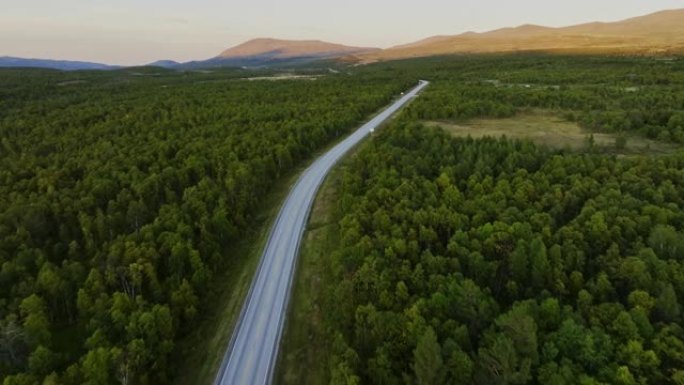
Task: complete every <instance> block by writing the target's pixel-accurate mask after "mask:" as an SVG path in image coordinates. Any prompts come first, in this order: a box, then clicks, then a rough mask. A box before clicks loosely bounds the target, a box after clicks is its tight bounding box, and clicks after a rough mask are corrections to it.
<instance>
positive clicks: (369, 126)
mask: <svg viewBox="0 0 684 385" xmlns="http://www.w3.org/2000/svg"><path fill="white" fill-rule="evenodd" d="M427 85H428V82H426V81H422V80H421V81H420V82H419V84H418V85H417V86H416V87H415V88H413V89H412V90H411V91H410V92H408V93H407V94H406V95H404V96H403V97H402V98H401V99H399V100H397V101H396V102H395V103H394V104H392V105H391V106H389V107H388V108H387V109H386V110H384V111H382V112H381V113H380V114H379V115H377V116H376V117H374V118H373V119H372V120H371V121H369V122H368V123H366V124H364V125H363V126H361V127H360V128H359V129H357V130H356V131H355V132H354V133H353V134H351V135H350V136H349V137H348V138H346V139H345V140H343V141H342V142H340V143H339V144H337V145H336V146H335V147H333V148H332V149H331V150H330V151H328V152H327V153H325V154H324V155H322V156H321V157H320V158H318V159H316V161H315V162H314V163H313V164H312V165H311V166H310V167H309V168H307V169H306V170H305V171H304V173H303V174H302V175H301V176H300V177H299V180H298V181H297V183H296V184H295V185H294V187H293V188H292V190H291V191H290V194H289V195H288V197H287V199H286V200H285V203H284V204H283V207H282V208H281V209H280V213H279V214H278V217H277V219H276V221H275V224H274V225H273V228H272V229H271V233H270V235H269V239H268V242H267V244H266V248H265V250H264V253H263V255H262V256H261V262H260V263H259V267H258V268H257V272H256V276H255V278H254V280H253V281H252V286H251V288H250V291H249V294H248V295H247V299H246V300H245V303H244V305H243V307H242V312H241V314H240V318H239V320H238V323H237V326H236V328H235V330H234V331H233V337H232V339H231V342H230V345H229V347H228V350H227V351H226V354H225V356H224V358H223V363H222V364H221V368H220V369H219V372H218V374H217V377H216V381H214V384H215V385H266V384H270V383H271V382H272V381H273V372H274V369H275V364H276V360H277V356H278V349H279V346H280V335H281V333H282V331H283V325H284V323H285V316H286V312H287V304H288V300H289V297H290V288H291V284H292V278H293V276H294V272H295V265H296V258H297V254H298V250H299V244H300V241H301V239H302V234H303V233H304V229H305V227H306V223H307V220H308V217H309V212H310V210H311V206H312V204H313V201H314V198H315V197H316V192H317V191H318V188H319V187H320V186H321V184H322V183H323V180H324V179H325V177H326V175H327V174H328V172H329V171H330V169H332V167H333V166H334V165H335V163H336V162H337V161H338V160H340V158H342V157H343V156H344V154H345V153H347V151H349V150H350V149H351V148H352V147H354V146H355V145H356V144H358V143H359V142H360V141H361V140H362V139H363V138H364V137H366V136H367V135H369V133H370V132H371V130H375V129H376V128H377V127H378V126H379V125H380V124H382V123H383V122H384V121H385V120H387V119H388V118H389V117H390V116H391V115H392V114H394V113H395V112H396V111H397V110H399V109H400V108H401V107H403V106H404V105H406V103H408V102H409V101H410V100H411V99H412V98H413V97H415V96H416V95H417V94H418V92H420V91H421V90H422V89H423V88H424V87H425V86H427Z"/></svg>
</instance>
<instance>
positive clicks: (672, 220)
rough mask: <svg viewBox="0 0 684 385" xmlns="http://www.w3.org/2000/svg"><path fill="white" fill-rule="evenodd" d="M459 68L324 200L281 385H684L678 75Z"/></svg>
mask: <svg viewBox="0 0 684 385" xmlns="http://www.w3.org/2000/svg"><path fill="white" fill-rule="evenodd" d="M452 59H453V60H446V59H445V58H439V59H427V60H422V61H412V60H409V61H403V62H395V63H392V64H391V65H392V66H393V68H394V69H399V70H403V71H411V70H412V69H415V68H417V67H421V66H422V68H423V69H424V70H425V71H426V74H425V75H422V77H425V78H428V79H429V80H431V81H432V84H431V86H430V87H429V88H428V89H427V90H426V91H425V93H424V94H423V95H422V96H421V97H420V98H417V99H416V101H414V102H413V103H412V104H411V105H410V106H409V107H408V108H407V109H406V110H405V111H404V112H403V113H402V114H401V116H400V118H399V120H398V121H397V122H395V123H394V124H392V125H391V126H390V127H387V128H386V129H384V130H382V131H381V132H379V133H378V134H377V135H376V136H375V137H374V138H373V139H372V140H371V141H369V142H367V143H366V144H364V145H363V146H362V147H361V148H360V150H359V151H358V152H357V153H356V154H355V156H354V157H352V158H351V159H349V160H348V161H347V162H346V163H345V164H344V165H343V167H341V168H340V169H339V170H338V171H337V174H335V175H333V177H332V178H331V180H330V181H328V182H327V184H326V187H325V188H324V189H323V190H322V191H323V192H322V193H321V196H320V197H319V200H321V201H322V202H328V203H327V204H321V203H317V207H318V208H319V210H320V211H314V212H313V214H312V218H311V223H310V226H311V229H310V231H309V233H307V237H306V239H305V243H304V245H303V254H302V260H301V264H300V270H299V272H298V274H299V275H298V277H299V278H298V282H297V287H296V289H295V294H294V298H293V309H292V313H291V314H292V317H291V318H290V322H289V324H288V332H287V334H286V339H285V342H284V345H283V351H282V353H283V356H282V357H281V368H280V371H279V383H281V384H295V383H297V384H320V383H330V384H347V385H349V384H441V383H445V384H446V383H450V384H576V383H583V384H647V383H664V384H680V383H684V371H683V370H682V368H684V329H683V328H682V326H681V325H683V324H684V318H683V315H684V313H683V312H682V311H683V310H684V309H683V308H682V306H684V260H683V258H684V243H682V241H681V239H682V238H683V237H684V214H683V213H684V152H683V151H682V150H681V147H680V145H681V140H680V139H679V132H680V129H682V126H681V124H680V123H679V120H678V119H679V116H681V114H682V113H683V112H684V68H683V67H682V65H681V64H680V62H679V61H675V62H674V63H675V64H672V63H670V64H664V63H661V62H658V61H655V60H652V59H644V58H567V57H566V58H564V57H544V56H542V57H526V56H490V57H479V58H474V57H465V58H464V57H461V58H452ZM428 74H429V75H428ZM495 79H496V81H494V80H495ZM635 87H636V88H635ZM607 117H610V119H608V118H607ZM604 118H605V119H604ZM623 118H626V119H623ZM503 136H505V138H503ZM625 155H628V156H625ZM330 197H334V198H330Z"/></svg>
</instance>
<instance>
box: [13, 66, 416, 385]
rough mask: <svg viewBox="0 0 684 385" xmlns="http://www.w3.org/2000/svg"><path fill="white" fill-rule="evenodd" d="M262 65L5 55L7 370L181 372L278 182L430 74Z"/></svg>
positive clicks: (48, 379) (93, 379) (32, 373)
mask: <svg viewBox="0 0 684 385" xmlns="http://www.w3.org/2000/svg"><path fill="white" fill-rule="evenodd" d="M262 75H263V74H262ZM247 76H250V74H249V73H246V72H241V71H218V72H214V73H192V72H189V73H181V72H167V71H161V70H159V71H156V70H155V71H154V72H150V70H147V69H139V70H137V69H130V70H122V71H112V72H74V73H61V72H54V71H33V70H3V71H0V138H1V143H0V381H1V380H2V379H4V381H5V384H15V383H16V384H24V383H26V384H36V383H43V381H44V380H45V382H44V383H59V384H98V385H99V384H115V383H124V384H153V383H157V384H159V383H168V376H169V373H171V369H172V368H170V367H169V363H168V359H169V356H170V353H171V352H172V350H173V348H174V343H175V341H176V340H177V339H178V338H179V337H181V336H183V334H184V333H185V332H187V331H188V330H191V328H192V327H193V325H194V322H196V319H197V317H198V315H201V314H202V309H203V307H204V306H206V305H207V304H206V303H203V302H202V298H203V297H205V296H204V294H205V293H206V292H207V290H208V288H209V287H210V285H211V281H212V276H213V275H214V274H215V273H216V272H218V271H220V270H222V269H226V268H228V266H230V265H231V263H232V260H234V259H236V258H243V257H244V256H237V255H227V254H226V253H225V250H226V248H227V247H228V246H229V245H231V243H233V242H235V241H236V240H237V239H238V238H239V237H240V235H241V234H243V233H244V232H245V231H246V230H248V228H247V227H248V226H249V224H250V218H251V215H252V212H253V211H254V210H255V208H256V207H257V206H258V205H259V204H260V203H261V201H262V198H263V197H264V196H265V194H266V193H267V192H269V190H270V188H271V187H272V186H273V184H274V181H275V180H276V179H277V178H278V177H280V176H282V175H284V174H286V173H288V172H291V170H292V169H293V168H294V167H295V166H298V165H301V164H302V162H303V161H305V160H307V159H309V158H310V157H311V155H312V154H313V153H314V152H315V151H317V150H319V149H321V148H322V147H323V146H325V145H327V144H329V143H331V142H332V141H333V140H335V139H336V138H339V137H341V136H343V135H345V134H346V133H347V132H348V131H349V130H350V129H352V128H354V127H355V126H356V125H357V124H358V123H359V122H361V121H362V120H363V119H364V118H366V117H367V116H368V115H369V114H370V113H371V112H374V111H375V110H377V109H378V108H379V107H381V106H383V105H385V104H387V103H388V102H389V101H390V100H391V99H392V97H393V95H397V94H399V92H400V91H404V90H405V89H407V88H408V87H409V86H410V85H412V84H414V82H415V80H411V81H404V80H401V79H402V77H397V76H393V75H392V74H391V73H389V74H382V73H376V72H358V71H357V73H356V74H355V75H346V74H345V75H336V76H326V77H321V78H318V79H316V80H296V81H295V80H290V81H248V80H245V79H239V78H238V77H247ZM212 305H216V304H212Z"/></svg>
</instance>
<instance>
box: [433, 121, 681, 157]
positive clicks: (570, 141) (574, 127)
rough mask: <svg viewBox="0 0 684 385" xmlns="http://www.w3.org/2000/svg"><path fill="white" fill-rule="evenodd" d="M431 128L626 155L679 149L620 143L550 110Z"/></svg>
mask: <svg viewBox="0 0 684 385" xmlns="http://www.w3.org/2000/svg"><path fill="white" fill-rule="evenodd" d="M424 123H425V124H426V125H428V126H433V127H434V126H438V127H441V128H442V129H444V130H445V131H447V132H448V133H450V134H451V135H453V136H456V137H468V136H470V137H472V138H475V139H478V138H484V137H493V138H499V137H502V136H506V137H507V138H511V139H529V140H531V141H533V142H535V143H537V144H541V145H546V146H550V147H554V148H570V149H572V150H580V151H581V150H588V149H589V148H590V143H591V139H590V137H591V136H593V145H594V146H595V148H596V149H597V150H598V151H601V152H607V153H615V154H623V155H637V154H669V153H672V152H674V151H676V150H677V149H679V148H680V146H677V145H674V144H670V143H664V142H659V141H655V140H651V139H646V138H643V137H640V136H635V135H632V134H628V135H627V136H625V137H624V139H626V143H624V142H623V144H622V145H620V144H619V143H618V135H616V134H607V133H598V132H591V131H588V130H585V129H584V128H582V127H580V126H579V125H578V124H577V123H575V122H571V121H568V120H565V119H563V118H562V117H559V116H558V115H557V114H553V113H551V112H547V111H533V112H525V113H522V114H519V115H516V116H514V117H511V118H503V119H472V120H469V121H466V122H459V123H456V122H453V121H451V122H450V121H426V122H424Z"/></svg>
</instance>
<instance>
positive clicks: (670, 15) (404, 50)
mask: <svg viewBox="0 0 684 385" xmlns="http://www.w3.org/2000/svg"><path fill="white" fill-rule="evenodd" d="M510 52H549V53H568V54H584V53H587V54H616V53H617V54H637V55H658V54H660V55H667V54H682V53H684V9H676V10H667V11H661V12H656V13H652V14H649V15H645V16H639V17H634V18H630V19H626V20H623V21H618V22H611V23H603V22H592V23H585V24H579V25H573V26H569V27H561V28H553V27H544V26H539V25H532V24H525V25H521V26H518V27H507V28H500V29H496V30H493V31H489V32H482V33H477V32H466V33H463V34H460V35H444V36H432V37H428V38H426V39H423V40H419V41H416V42H413V43H408V44H403V45H398V46H395V47H391V48H388V49H385V50H381V49H379V48H366V47H351V46H346V45H342V44H334V43H328V42H324V41H320V40H280V39H270V38H259V39H252V40H249V41H247V42H245V43H242V44H239V45H237V46H234V47H231V48H228V49H226V50H224V51H223V52H221V53H219V54H218V55H217V56H215V57H213V58H210V59H207V60H198V61H191V62H186V63H178V62H175V61H172V60H159V61H155V62H153V63H150V64H148V65H149V66H156V67H164V68H171V69H194V68H210V67H284V66H293V65H304V64H308V63H313V62H315V61H319V60H324V59H334V60H341V61H345V62H360V63H372V62H375V61H383V60H395V59H405V58H412V57H425V56H435V55H448V54H478V53H510ZM0 67H35V68H54V69H60V70H79V69H116V68H122V67H120V66H112V65H107V64H100V63H89V62H80V61H67V60H43V59H22V58H15V57H0Z"/></svg>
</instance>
